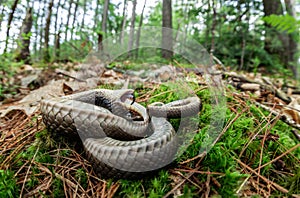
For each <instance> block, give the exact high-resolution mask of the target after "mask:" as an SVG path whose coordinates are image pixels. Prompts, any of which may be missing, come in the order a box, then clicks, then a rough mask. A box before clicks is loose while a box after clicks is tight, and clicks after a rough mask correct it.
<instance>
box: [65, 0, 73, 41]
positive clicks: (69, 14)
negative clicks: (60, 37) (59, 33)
mask: <svg viewBox="0 0 300 198" xmlns="http://www.w3.org/2000/svg"><path fill="white" fill-rule="evenodd" d="M72 5H73V0H71V1H70V6H69V9H68V16H67V23H66V31H65V41H67V39H68V31H69V21H70V18H71V9H72Z"/></svg>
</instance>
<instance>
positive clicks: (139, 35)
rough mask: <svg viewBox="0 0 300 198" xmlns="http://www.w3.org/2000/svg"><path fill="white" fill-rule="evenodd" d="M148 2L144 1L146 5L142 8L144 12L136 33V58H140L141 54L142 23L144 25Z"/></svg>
mask: <svg viewBox="0 0 300 198" xmlns="http://www.w3.org/2000/svg"><path fill="white" fill-rule="evenodd" d="M146 2H147V0H145V2H144V6H143V9H142V13H141V19H140V23H139V28H138V31H137V34H136V43H135V46H136V50H135V58H138V56H139V47H140V37H141V29H142V25H143V19H144V11H145V7H146Z"/></svg>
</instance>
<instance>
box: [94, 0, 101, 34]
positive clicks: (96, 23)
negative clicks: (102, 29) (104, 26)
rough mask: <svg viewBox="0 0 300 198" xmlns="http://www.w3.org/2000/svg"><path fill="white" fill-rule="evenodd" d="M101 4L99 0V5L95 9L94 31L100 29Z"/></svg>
mask: <svg viewBox="0 0 300 198" xmlns="http://www.w3.org/2000/svg"><path fill="white" fill-rule="evenodd" d="M99 6H100V0H97V5H96V9H95V15H94V31H98V24H99V17H98V15H99Z"/></svg>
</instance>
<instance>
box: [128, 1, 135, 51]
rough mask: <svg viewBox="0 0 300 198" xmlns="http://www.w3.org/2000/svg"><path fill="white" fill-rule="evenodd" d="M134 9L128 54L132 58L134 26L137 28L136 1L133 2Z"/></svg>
mask: <svg viewBox="0 0 300 198" xmlns="http://www.w3.org/2000/svg"><path fill="white" fill-rule="evenodd" d="M132 3H133V7H132V14H131V21H130V32H129V41H128V52H129V54H128V55H129V56H131V55H132V54H131V52H130V51H131V50H132V48H133V40H134V26H135V16H136V13H135V10H136V0H133V1H132Z"/></svg>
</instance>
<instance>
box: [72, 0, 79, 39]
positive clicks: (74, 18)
mask: <svg viewBox="0 0 300 198" xmlns="http://www.w3.org/2000/svg"><path fill="white" fill-rule="evenodd" d="M78 4H79V0H77V1H76V3H75V8H74V13H73V22H72V27H71V40H73V34H74V28H75V21H76V14H77V10H78Z"/></svg>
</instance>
